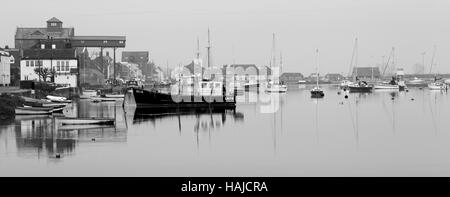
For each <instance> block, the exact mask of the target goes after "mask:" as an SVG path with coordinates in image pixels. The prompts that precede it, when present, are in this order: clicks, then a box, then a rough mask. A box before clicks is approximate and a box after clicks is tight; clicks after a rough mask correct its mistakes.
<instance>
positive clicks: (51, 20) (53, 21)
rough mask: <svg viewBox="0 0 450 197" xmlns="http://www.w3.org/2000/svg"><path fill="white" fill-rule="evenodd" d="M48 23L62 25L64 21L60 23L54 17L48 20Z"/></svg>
mask: <svg viewBox="0 0 450 197" xmlns="http://www.w3.org/2000/svg"><path fill="white" fill-rule="evenodd" d="M47 23H62V21H60V20H59V19H57V18H56V17H52V18H51V19H48V21H47Z"/></svg>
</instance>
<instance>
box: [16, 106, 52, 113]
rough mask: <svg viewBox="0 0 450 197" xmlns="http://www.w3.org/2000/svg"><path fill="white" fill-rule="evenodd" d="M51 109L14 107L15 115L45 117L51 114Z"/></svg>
mask: <svg viewBox="0 0 450 197" xmlns="http://www.w3.org/2000/svg"><path fill="white" fill-rule="evenodd" d="M52 110H53V108H49V107H16V108H15V113H16V115H46V114H51V113H52Z"/></svg>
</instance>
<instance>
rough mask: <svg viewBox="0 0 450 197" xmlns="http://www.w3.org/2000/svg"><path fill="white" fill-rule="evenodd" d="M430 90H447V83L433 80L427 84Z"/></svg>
mask: <svg viewBox="0 0 450 197" xmlns="http://www.w3.org/2000/svg"><path fill="white" fill-rule="evenodd" d="M428 88H429V89H430V90H447V89H448V85H447V84H445V83H442V82H433V83H430V84H428Z"/></svg>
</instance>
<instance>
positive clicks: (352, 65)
mask: <svg viewBox="0 0 450 197" xmlns="http://www.w3.org/2000/svg"><path fill="white" fill-rule="evenodd" d="M353 60H355V61H353ZM354 62H355V63H354ZM357 62H358V38H355V45H354V46H353V52H352V59H351V60H350V70H349V71H348V75H349V76H350V77H351V76H352V75H353V69H354V68H356V66H357V65H358V63H357ZM355 71H356V75H355V76H357V73H358V69H355Z"/></svg>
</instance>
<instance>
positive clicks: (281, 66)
mask: <svg viewBox="0 0 450 197" xmlns="http://www.w3.org/2000/svg"><path fill="white" fill-rule="evenodd" d="M282 74H283V54H282V53H281V52H280V75H282Z"/></svg>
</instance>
